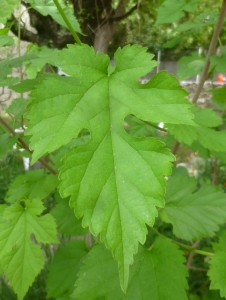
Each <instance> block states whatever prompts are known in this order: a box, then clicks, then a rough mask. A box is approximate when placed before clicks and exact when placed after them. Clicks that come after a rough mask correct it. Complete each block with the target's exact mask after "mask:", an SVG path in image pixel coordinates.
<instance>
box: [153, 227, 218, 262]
mask: <svg viewBox="0 0 226 300" xmlns="http://www.w3.org/2000/svg"><path fill="white" fill-rule="evenodd" d="M150 228H151V229H152V231H154V233H156V234H157V235H159V236H161V237H164V238H166V239H169V240H171V241H172V242H173V243H175V244H177V245H178V246H179V247H181V248H183V249H187V250H189V251H191V252H194V253H196V254H200V255H203V256H211V257H212V256H214V253H212V252H207V251H202V250H199V249H196V248H194V247H192V246H189V245H185V244H182V243H179V242H176V241H174V240H172V239H170V238H168V237H166V236H165V235H163V234H161V233H160V232H159V231H158V230H156V229H155V228H153V227H150ZM151 249H152V245H151V246H150V247H149V248H148V250H151Z"/></svg>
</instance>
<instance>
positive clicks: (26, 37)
mask: <svg viewBox="0 0 226 300" xmlns="http://www.w3.org/2000/svg"><path fill="white" fill-rule="evenodd" d="M11 19H12V26H11V28H10V30H11V31H12V33H13V34H15V36H18V30H19V21H18V20H17V18H16V17H15V16H14V15H13V14H12V17H11ZM20 30H21V39H22V40H23V41H26V42H31V43H34V44H38V40H39V37H38V35H37V34H35V33H33V32H31V31H29V30H27V29H26V27H25V26H24V25H23V26H20Z"/></svg>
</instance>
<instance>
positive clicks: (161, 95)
mask: <svg viewBox="0 0 226 300" xmlns="http://www.w3.org/2000/svg"><path fill="white" fill-rule="evenodd" d="M151 59H152V55H150V54H147V53H146V49H145V48H141V47H138V46H136V45H134V46H126V47H125V48H123V49H119V50H118V51H117V52H116V54H115V62H116V67H115V70H113V71H112V69H111V72H110V73H108V67H109V57H107V56H106V55H105V54H103V53H97V54H95V53H94V50H93V49H92V48H90V47H88V46H86V45H84V46H82V47H81V46H70V47H69V49H66V50H63V51H61V52H59V62H58V65H59V67H61V68H62V69H63V71H64V72H66V73H67V74H69V75H70V76H71V77H68V78H64V79H63V81H62V80H61V79H60V77H55V78H53V77H51V78H49V79H47V80H45V81H43V82H42V83H41V84H40V85H39V86H37V88H36V90H35V91H34V92H33V93H32V97H33V98H34V100H33V101H32V103H31V104H30V109H31V111H30V112H29V113H28V114H27V115H26V116H27V117H28V118H29V119H30V122H29V124H28V130H27V134H31V135H33V136H32V138H31V148H32V149H34V154H33V161H35V160H36V159H38V158H39V157H40V156H41V155H43V154H44V153H46V152H51V151H54V150H55V149H57V148H59V147H60V146H61V145H63V144H66V143H68V142H70V141H71V140H72V139H73V138H76V137H77V136H78V134H79V132H80V131H81V130H82V129H83V128H87V129H88V130H89V131H90V134H91V138H90V141H89V142H88V143H87V144H85V145H80V146H78V147H75V148H74V149H72V150H71V151H70V152H69V153H68V154H67V155H66V157H65V158H64V166H63V167H62V168H61V174H60V178H61V180H62V181H63V182H62V184H61V187H60V193H61V195H62V196H63V197H67V196H71V200H70V203H71V206H72V207H74V208H75V213H76V215H77V217H78V218H80V217H82V216H84V218H83V226H84V227H87V226H89V228H90V231H91V232H92V233H93V234H94V235H98V234H100V235H101V240H102V241H104V242H105V244H106V245H107V247H108V248H110V249H111V250H112V251H113V254H114V257H115V258H116V259H117V260H118V261H119V270H120V278H121V283H122V286H123V289H124V290H125V288H126V284H127V281H128V274H129V273H128V271H129V264H131V263H132V261H133V254H134V253H135V252H136V251H137V248H138V241H139V242H141V243H144V241H145V236H146V233H147V229H146V226H145V223H147V224H149V225H150V226H152V225H153V223H154V220H155V217H156V216H157V210H156V206H159V207H162V206H163V205H164V199H163V196H164V193H165V188H164V187H165V180H164V177H163V176H164V175H167V174H170V169H171V164H170V161H172V160H173V159H174V158H173V156H172V155H171V154H170V152H169V151H168V150H167V149H166V148H165V147H164V144H163V143H161V142H160V141H157V140H156V139H154V138H144V137H142V138H135V137H132V136H130V135H128V134H127V133H126V131H125V130H124V128H123V121H124V119H125V117H126V116H127V115H129V114H133V115H135V116H136V117H138V118H140V119H142V120H145V121H152V122H160V121H164V122H168V123H173V124H174V123H176V124H180V123H183V124H190V125H192V124H193V121H192V120H191V117H192V114H190V113H189V111H188V108H189V107H190V106H191V105H190V104H189V102H188V101H187V100H186V99H185V98H184V97H185V96H186V95H187V93H186V92H185V91H184V90H183V89H182V88H181V87H180V86H178V81H177V80H176V78H175V77H173V76H171V75H167V74H166V72H161V73H159V74H158V75H156V76H154V77H153V78H152V79H151V80H150V82H149V83H147V84H145V85H141V84H140V83H138V81H137V80H138V79H139V77H141V76H142V75H144V74H146V73H148V72H149V71H150V70H151V69H152V68H153V67H154V66H155V65H156V62H153V61H152V60H151ZM62 82H63V84H62Z"/></svg>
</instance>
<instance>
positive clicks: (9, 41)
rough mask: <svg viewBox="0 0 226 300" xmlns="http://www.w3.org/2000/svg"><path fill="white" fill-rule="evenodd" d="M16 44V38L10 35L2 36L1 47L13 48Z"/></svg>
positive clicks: (0, 37)
mask: <svg viewBox="0 0 226 300" xmlns="http://www.w3.org/2000/svg"><path fill="white" fill-rule="evenodd" d="M13 44H14V38H13V37H12V36H8V35H0V47H4V46H11V45H13Z"/></svg>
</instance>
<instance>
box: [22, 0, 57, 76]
mask: <svg viewBox="0 0 226 300" xmlns="http://www.w3.org/2000/svg"><path fill="white" fill-rule="evenodd" d="M42 3H44V2H42ZM56 52H57V50H56V49H49V48H47V47H38V46H36V45H33V44H31V45H29V47H28V49H27V52H26V54H27V55H29V54H30V55H36V59H34V60H30V61H27V62H25V64H26V73H27V75H28V78H29V79H35V78H36V77H37V74H38V72H40V71H41V70H42V69H43V68H44V66H45V65H46V64H47V63H51V62H53V57H54V55H56Z"/></svg>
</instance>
